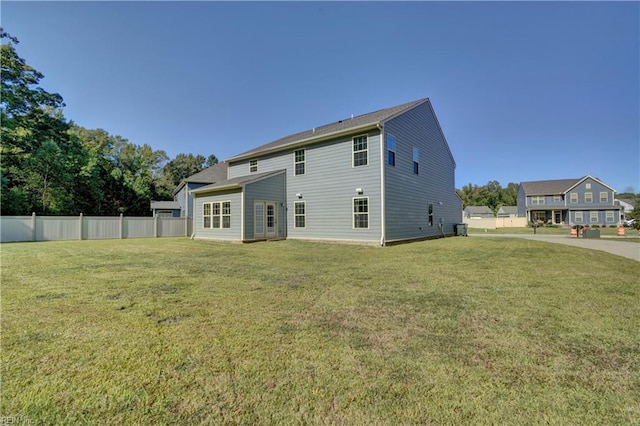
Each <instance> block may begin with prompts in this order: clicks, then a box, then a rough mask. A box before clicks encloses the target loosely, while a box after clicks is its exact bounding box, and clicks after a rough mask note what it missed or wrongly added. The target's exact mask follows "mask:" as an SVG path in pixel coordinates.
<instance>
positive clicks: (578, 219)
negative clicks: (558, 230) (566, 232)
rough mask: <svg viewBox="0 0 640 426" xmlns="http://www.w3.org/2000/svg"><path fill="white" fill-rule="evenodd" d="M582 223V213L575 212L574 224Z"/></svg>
mask: <svg viewBox="0 0 640 426" xmlns="http://www.w3.org/2000/svg"><path fill="white" fill-rule="evenodd" d="M583 221H584V219H583V218H582V212H576V223H582V222H583Z"/></svg>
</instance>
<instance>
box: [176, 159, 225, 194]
mask: <svg viewBox="0 0 640 426" xmlns="http://www.w3.org/2000/svg"><path fill="white" fill-rule="evenodd" d="M228 169H229V163H227V162H226V161H223V162H222V163H217V164H214V165H213V166H211V167H207V168H206V169H204V170H201V171H199V172H198V173H195V174H193V175H191V176H189V177H187V178H185V179H182V181H181V182H180V184H179V185H178V186H176V188H175V189H174V190H173V195H175V194H177V193H178V192H180V190H181V189H182V188H183V187H184V186H185V185H186V184H187V182H192V183H214V182H220V181H223V180H227V171H228Z"/></svg>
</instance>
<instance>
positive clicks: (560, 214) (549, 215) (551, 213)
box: [527, 209, 569, 225]
mask: <svg viewBox="0 0 640 426" xmlns="http://www.w3.org/2000/svg"><path fill="white" fill-rule="evenodd" d="M527 219H528V221H529V222H538V223H544V224H554V225H568V224H569V209H551V210H530V211H529V217H528V218H527Z"/></svg>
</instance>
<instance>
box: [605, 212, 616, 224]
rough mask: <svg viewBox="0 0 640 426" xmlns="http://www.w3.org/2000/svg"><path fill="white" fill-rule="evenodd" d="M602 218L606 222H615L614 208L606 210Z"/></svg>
mask: <svg viewBox="0 0 640 426" xmlns="http://www.w3.org/2000/svg"><path fill="white" fill-rule="evenodd" d="M609 219H611V220H609ZM604 220H605V221H606V222H607V223H615V220H616V212H615V210H607V212H606V214H605V219H604Z"/></svg>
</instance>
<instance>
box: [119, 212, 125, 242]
mask: <svg viewBox="0 0 640 426" xmlns="http://www.w3.org/2000/svg"><path fill="white" fill-rule="evenodd" d="M123 237H124V219H123V217H122V213H120V239H122V238H123Z"/></svg>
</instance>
